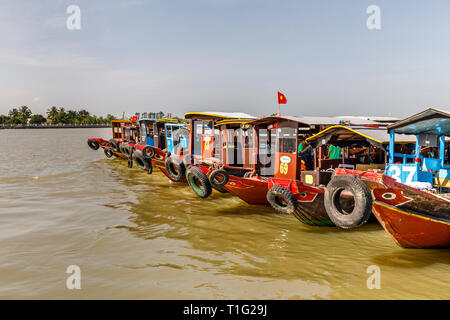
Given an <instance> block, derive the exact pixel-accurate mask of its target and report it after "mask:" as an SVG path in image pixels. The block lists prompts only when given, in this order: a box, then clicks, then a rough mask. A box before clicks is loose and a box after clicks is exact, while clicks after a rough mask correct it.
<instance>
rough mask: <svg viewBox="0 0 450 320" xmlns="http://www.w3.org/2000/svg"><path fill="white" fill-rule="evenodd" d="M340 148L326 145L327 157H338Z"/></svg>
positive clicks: (339, 156)
mask: <svg viewBox="0 0 450 320" xmlns="http://www.w3.org/2000/svg"><path fill="white" fill-rule="evenodd" d="M341 151H342V148H341V147H338V146H335V145H332V144H330V146H329V147H328V159H340V158H341Z"/></svg>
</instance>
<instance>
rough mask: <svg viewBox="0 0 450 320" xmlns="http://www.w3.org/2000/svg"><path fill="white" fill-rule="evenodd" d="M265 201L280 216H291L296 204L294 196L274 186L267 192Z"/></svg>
mask: <svg viewBox="0 0 450 320" xmlns="http://www.w3.org/2000/svg"><path fill="white" fill-rule="evenodd" d="M266 197H267V201H268V202H269V203H270V205H271V206H272V208H274V209H275V210H276V211H277V212H279V213H281V214H293V213H294V212H295V210H297V207H298V202H297V198H296V197H295V195H294V194H293V193H292V192H291V191H290V190H289V189H288V188H286V187H283V186H280V185H275V186H273V187H272V189H270V190H269V191H268V192H267V195H266Z"/></svg>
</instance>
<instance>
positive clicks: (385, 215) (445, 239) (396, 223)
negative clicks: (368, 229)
mask: <svg viewBox="0 0 450 320" xmlns="http://www.w3.org/2000/svg"><path fill="white" fill-rule="evenodd" d="M373 213H374V214H375V216H376V217H377V219H378V221H380V223H381V225H382V226H383V228H384V229H385V230H386V231H387V232H388V233H389V234H390V235H391V236H392V237H393V238H394V240H395V241H396V242H397V243H398V244H399V245H400V246H402V247H405V248H448V247H450V221H444V220H442V221H441V220H437V219H434V218H431V217H426V216H424V215H419V214H414V213H408V212H405V211H402V210H400V209H398V208H396V207H393V206H389V205H386V204H384V203H381V202H375V203H374V204H373Z"/></svg>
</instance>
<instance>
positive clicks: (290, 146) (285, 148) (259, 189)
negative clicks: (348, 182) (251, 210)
mask: <svg viewBox="0 0 450 320" xmlns="http://www.w3.org/2000/svg"><path fill="white" fill-rule="evenodd" d="M248 124H249V125H251V126H252V127H253V137H254V138H253V139H254V141H253V146H254V151H255V152H254V158H253V170H252V171H251V173H250V174H249V175H248V176H244V177H238V176H230V177H229V181H228V183H227V185H226V186H225V189H226V190H228V191H229V192H231V193H233V194H235V195H236V196H238V197H239V198H241V199H242V200H244V201H246V202H247V203H250V204H266V205H268V204H270V205H271V206H272V207H273V208H274V209H275V210H276V211H277V212H279V213H282V214H294V215H295V216H296V217H297V218H298V219H299V220H300V221H301V222H303V223H305V224H309V225H314V226H333V225H334V224H333V222H332V221H331V220H330V218H329V217H328V214H327V212H326V210H325V207H324V185H326V184H327V183H328V181H329V180H330V179H331V175H332V172H331V170H332V168H333V166H335V167H338V165H339V160H333V161H329V160H328V159H325V156H324V152H323V150H322V148H321V149H319V150H316V149H315V148H312V149H311V151H308V153H303V154H298V147H299V144H300V143H302V144H303V143H304V142H305V141H307V139H308V138H309V137H311V136H313V135H315V134H317V133H319V132H320V131H321V130H324V129H325V128H329V127H332V126H334V127H335V128H344V130H346V129H345V128H347V126H350V125H353V127H354V126H355V125H359V126H360V127H361V128H362V129H372V130H375V127H379V126H383V125H384V124H382V123H378V122H375V121H371V120H366V119H360V118H354V119H352V120H351V121H348V120H344V119H342V118H328V117H266V118H262V119H258V120H254V121H251V122H249V123H248ZM344 125H346V126H344ZM368 126H369V127H368ZM305 146H307V144H305ZM344 201H345V199H344ZM349 202H351V200H350V201H349ZM349 205H351V204H349Z"/></svg>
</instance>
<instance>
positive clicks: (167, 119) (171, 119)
mask: <svg viewBox="0 0 450 320" xmlns="http://www.w3.org/2000/svg"><path fill="white" fill-rule="evenodd" d="M161 122H163V123H184V121H183V120H182V119H173V118H161V119H158V120H156V123H161Z"/></svg>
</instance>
